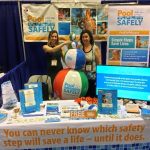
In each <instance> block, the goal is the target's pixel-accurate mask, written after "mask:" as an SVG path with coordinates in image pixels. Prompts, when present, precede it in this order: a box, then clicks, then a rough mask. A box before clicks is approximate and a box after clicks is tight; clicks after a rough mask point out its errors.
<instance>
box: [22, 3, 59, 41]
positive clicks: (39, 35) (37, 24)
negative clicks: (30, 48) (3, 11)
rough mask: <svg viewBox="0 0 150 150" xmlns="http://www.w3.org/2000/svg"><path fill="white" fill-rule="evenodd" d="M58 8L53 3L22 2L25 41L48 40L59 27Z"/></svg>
mask: <svg viewBox="0 0 150 150" xmlns="http://www.w3.org/2000/svg"><path fill="white" fill-rule="evenodd" d="M57 13H58V12H57V9H56V8H55V7H54V6H53V5H51V4H40V5H39V4H22V19H23V31H24V41H25V42H28V41H47V39H48V33H49V31H51V30H54V29H55V30H57V29H58V23H57V22H58V18H57V17H56V16H57Z"/></svg>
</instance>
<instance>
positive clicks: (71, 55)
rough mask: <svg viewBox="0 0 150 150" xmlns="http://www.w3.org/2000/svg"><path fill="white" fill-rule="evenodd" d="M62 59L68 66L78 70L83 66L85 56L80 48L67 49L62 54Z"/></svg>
mask: <svg viewBox="0 0 150 150" xmlns="http://www.w3.org/2000/svg"><path fill="white" fill-rule="evenodd" d="M64 61H65V64H66V66H67V67H68V68H71V69H76V70H78V69H82V68H83V67H84V65H85V63H86V58H85V54H84V52H83V51H82V50H81V49H69V50H68V51H66V53H65V55H64Z"/></svg>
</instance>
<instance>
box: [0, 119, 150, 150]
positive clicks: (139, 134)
mask: <svg viewBox="0 0 150 150" xmlns="http://www.w3.org/2000/svg"><path fill="white" fill-rule="evenodd" d="M149 124H150V121H149V120H147V121H144V120H142V119H141V118H137V119H133V118H132V119H124V121H120V120H119V119H116V120H113V121H107V120H106V121H99V120H84V121H75V120H74V121H73V122H70V121H69V122H68V121H65V122H61V123H54V122H53V123H48V124H38V123H34V124H33V123H32V124H29V123H28V124H17V125H16V124H14V125H6V124H1V125H0V135H1V136H0V145H1V149H5V150H6V149H27V148H46V147H61V146H62V145H63V147H65V146H74V145H76V146H82V145H111V144H112V145H114V144H130V143H146V142H149V141H150V136H149V131H150V126H149Z"/></svg>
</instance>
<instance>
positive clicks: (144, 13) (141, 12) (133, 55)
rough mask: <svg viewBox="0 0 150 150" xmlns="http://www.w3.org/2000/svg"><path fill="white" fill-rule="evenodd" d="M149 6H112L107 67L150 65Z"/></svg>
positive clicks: (109, 17) (109, 16) (109, 15)
mask: <svg viewBox="0 0 150 150" xmlns="http://www.w3.org/2000/svg"><path fill="white" fill-rule="evenodd" d="M149 11H150V7H148V6H110V7H109V12H108V23H109V27H108V30H109V31H108V32H109V33H108V34H109V37H108V46H107V65H123V66H142V67H147V66H148V65H149V31H150V26H149V25H148V24H149V21H148V18H149V17H150V14H149Z"/></svg>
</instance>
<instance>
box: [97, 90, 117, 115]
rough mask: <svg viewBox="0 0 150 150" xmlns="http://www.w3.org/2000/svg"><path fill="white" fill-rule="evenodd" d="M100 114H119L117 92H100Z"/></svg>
mask: <svg viewBox="0 0 150 150" xmlns="http://www.w3.org/2000/svg"><path fill="white" fill-rule="evenodd" d="M98 113H99V114H117V90H98Z"/></svg>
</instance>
